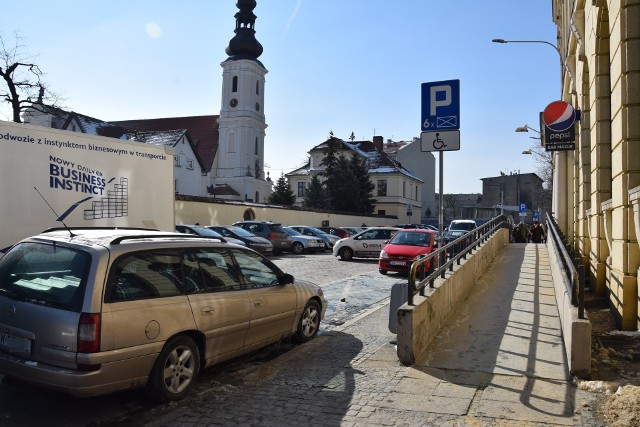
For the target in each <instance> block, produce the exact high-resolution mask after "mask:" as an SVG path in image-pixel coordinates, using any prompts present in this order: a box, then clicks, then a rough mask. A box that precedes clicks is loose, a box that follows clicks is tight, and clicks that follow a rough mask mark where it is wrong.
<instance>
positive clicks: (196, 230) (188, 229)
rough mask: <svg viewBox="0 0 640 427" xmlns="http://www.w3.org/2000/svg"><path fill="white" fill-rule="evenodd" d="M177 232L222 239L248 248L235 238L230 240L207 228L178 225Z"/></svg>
mask: <svg viewBox="0 0 640 427" xmlns="http://www.w3.org/2000/svg"><path fill="white" fill-rule="evenodd" d="M176 231H177V232H178V233H184V234H195V235H196V236H202V237H220V238H222V239H223V240H224V241H226V242H229V243H234V244H236V245H240V246H247V245H246V244H245V243H244V242H243V241H242V240H238V239H235V238H233V237H229V238H227V237H224V236H222V235H221V234H220V233H217V232H215V231H213V230H209V229H208V228H207V227H203V226H201V225H186V224H178V225H176Z"/></svg>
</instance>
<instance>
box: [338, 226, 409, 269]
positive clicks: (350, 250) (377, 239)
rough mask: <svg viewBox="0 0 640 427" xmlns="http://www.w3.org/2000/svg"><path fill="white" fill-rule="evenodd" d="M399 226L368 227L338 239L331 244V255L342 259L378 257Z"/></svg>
mask: <svg viewBox="0 0 640 427" xmlns="http://www.w3.org/2000/svg"><path fill="white" fill-rule="evenodd" d="M398 230H399V228H395V227H370V228H367V229H366V230H364V231H362V232H360V233H358V234H356V235H355V236H351V237H347V238H345V239H340V240H338V242H337V243H336V244H335V245H334V246H333V256H339V257H340V259H342V260H343V261H349V260H350V259H352V258H378V257H379V256H380V251H381V250H382V248H383V247H384V245H385V244H386V242H387V241H388V240H389V239H391V237H392V236H393V235H394V234H396V232H397V231H398Z"/></svg>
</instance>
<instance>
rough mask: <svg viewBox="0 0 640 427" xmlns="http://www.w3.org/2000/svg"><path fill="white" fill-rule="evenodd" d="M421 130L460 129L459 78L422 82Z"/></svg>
mask: <svg viewBox="0 0 640 427" xmlns="http://www.w3.org/2000/svg"><path fill="white" fill-rule="evenodd" d="M420 94H421V100H422V102H421V104H422V105H421V116H422V117H421V119H422V130H423V131H429V132H431V131H434V130H457V129H460V80H444V81H439V82H428V83H422V85H421V86H420Z"/></svg>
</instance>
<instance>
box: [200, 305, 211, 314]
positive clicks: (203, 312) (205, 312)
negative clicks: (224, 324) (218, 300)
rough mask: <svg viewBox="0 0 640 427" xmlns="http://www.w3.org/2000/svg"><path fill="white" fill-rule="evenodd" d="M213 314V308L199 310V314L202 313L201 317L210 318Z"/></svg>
mask: <svg viewBox="0 0 640 427" xmlns="http://www.w3.org/2000/svg"><path fill="white" fill-rule="evenodd" d="M213 312H214V310H213V307H202V308H201V309H200V313H202V315H203V316H211V315H212V314H213Z"/></svg>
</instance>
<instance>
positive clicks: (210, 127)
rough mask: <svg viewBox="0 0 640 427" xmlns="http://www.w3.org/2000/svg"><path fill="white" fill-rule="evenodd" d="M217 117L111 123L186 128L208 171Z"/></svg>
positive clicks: (215, 145)
mask: <svg viewBox="0 0 640 427" xmlns="http://www.w3.org/2000/svg"><path fill="white" fill-rule="evenodd" d="M218 117H219V116H213V115H212V116H191V117H167V118H162V119H141V120H122V121H115V122H111V123H112V124H117V125H120V126H123V127H126V128H128V129H137V130H143V131H160V130H162V131H170V130H176V129H186V130H187V132H188V133H189V136H190V137H191V139H192V143H193V146H194V149H195V150H196V152H197V154H198V156H199V157H200V159H201V160H202V164H203V167H204V170H205V171H206V172H209V171H211V166H212V165H213V159H214V158H215V156H216V152H217V151H218Z"/></svg>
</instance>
